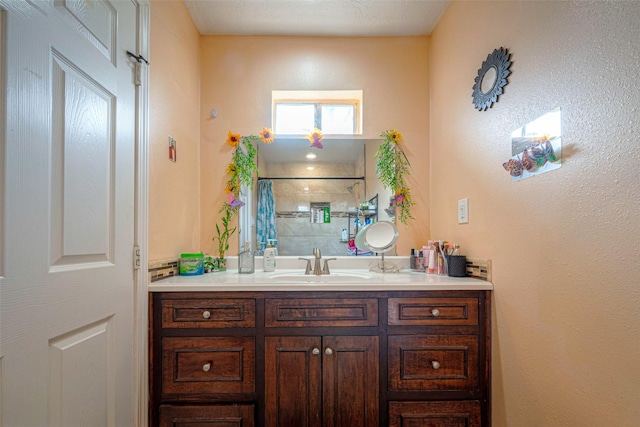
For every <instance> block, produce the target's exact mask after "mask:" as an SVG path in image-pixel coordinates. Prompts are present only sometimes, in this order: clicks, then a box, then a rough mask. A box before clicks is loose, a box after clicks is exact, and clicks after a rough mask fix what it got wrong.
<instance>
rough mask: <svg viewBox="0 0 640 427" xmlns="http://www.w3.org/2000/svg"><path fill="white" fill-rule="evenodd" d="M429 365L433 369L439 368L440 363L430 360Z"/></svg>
mask: <svg viewBox="0 0 640 427" xmlns="http://www.w3.org/2000/svg"><path fill="white" fill-rule="evenodd" d="M431 366H433V369H440V363H439V362H438V361H437V360H432V361H431Z"/></svg>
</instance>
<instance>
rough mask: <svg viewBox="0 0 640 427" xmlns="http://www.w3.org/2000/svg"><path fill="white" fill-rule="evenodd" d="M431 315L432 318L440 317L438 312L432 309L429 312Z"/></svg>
mask: <svg viewBox="0 0 640 427" xmlns="http://www.w3.org/2000/svg"><path fill="white" fill-rule="evenodd" d="M431 314H433V317H438V316H440V310H438V309H437V308H434V309H433V310H431Z"/></svg>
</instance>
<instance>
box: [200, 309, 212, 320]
mask: <svg viewBox="0 0 640 427" xmlns="http://www.w3.org/2000/svg"><path fill="white" fill-rule="evenodd" d="M202 317H204V318H205V319H208V318H210V317H211V313H210V312H209V310H206V311H205V312H204V313H202Z"/></svg>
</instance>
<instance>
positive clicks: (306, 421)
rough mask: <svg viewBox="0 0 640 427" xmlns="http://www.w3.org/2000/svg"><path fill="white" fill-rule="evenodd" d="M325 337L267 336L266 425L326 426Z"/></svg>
mask: <svg viewBox="0 0 640 427" xmlns="http://www.w3.org/2000/svg"><path fill="white" fill-rule="evenodd" d="M321 348H322V338H321V337H266V338H265V426H267V427H279V426H282V427H285V426H295V427H322V414H321V413H320V411H321V408H322V390H321V387H322V356H321V352H320V349H321Z"/></svg>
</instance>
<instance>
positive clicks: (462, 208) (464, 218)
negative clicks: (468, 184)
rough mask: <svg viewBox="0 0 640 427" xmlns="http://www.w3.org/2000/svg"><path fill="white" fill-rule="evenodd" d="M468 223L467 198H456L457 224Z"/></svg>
mask: <svg viewBox="0 0 640 427" xmlns="http://www.w3.org/2000/svg"><path fill="white" fill-rule="evenodd" d="M468 223H469V198H468V197H467V198H464V199H460V200H458V224H468Z"/></svg>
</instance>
